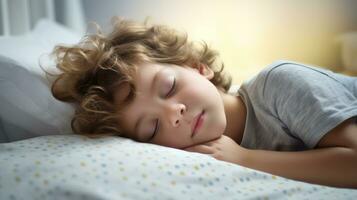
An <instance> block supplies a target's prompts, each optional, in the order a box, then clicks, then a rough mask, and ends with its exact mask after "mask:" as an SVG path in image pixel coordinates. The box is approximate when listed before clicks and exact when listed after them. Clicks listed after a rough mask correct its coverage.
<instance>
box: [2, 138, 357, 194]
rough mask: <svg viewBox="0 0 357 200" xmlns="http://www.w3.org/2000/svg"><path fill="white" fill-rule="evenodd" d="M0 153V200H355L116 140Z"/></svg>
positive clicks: (26, 143)
mask: <svg viewBox="0 0 357 200" xmlns="http://www.w3.org/2000/svg"><path fill="white" fill-rule="evenodd" d="M0 149H1V151H0V163H1V170H0V199H26V200H35V199H41V200H47V199H48V200H53V199H72V200H84V199H86V200H87V199H88V200H89V199H91V200H94V199H97V200H99V199H106V200H117V199H123V200H124V199H126V200H137V199H165V200H166V199H172V200H174V199H179V200H186V199H187V200H190V199H195V200H196V199H197V200H201V199H202V200H207V199H231V200H234V199H237V200H242V199H356V197H357V190H352V189H338V188H333V187H324V186H319V185H314V184H308V183H303V182H299V181H293V180H289V179H285V178H281V177H278V176H274V175H271V174H268V173H264V172H260V171H256V170H252V169H249V168H245V167H241V166H239V165H235V164H232V163H228V162H222V161H218V160H215V159H214V158H212V157H210V156H207V155H203V154H199V153H191V152H186V151H182V150H177V149H173V148H168V147H162V146H158V145H153V144H144V143H138V142H134V141H132V140H129V139H125V138H119V137H106V138H101V139H88V138H85V137H82V136H78V135H68V136H44V137H37V138H32V139H29V140H23V141H18V142H12V143H6V144H0ZM296 170H299V169H296Z"/></svg>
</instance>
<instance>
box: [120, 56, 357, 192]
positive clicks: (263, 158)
mask: <svg viewBox="0 0 357 200" xmlns="http://www.w3.org/2000/svg"><path fill="white" fill-rule="evenodd" d="M162 70H163V71H162ZM160 71H161V72H160ZM157 72H160V73H162V74H161V75H160V77H161V78H160V79H161V80H160V81H159V82H158V83H159V84H155V85H153V90H150V88H151V86H152V83H153V82H152V80H153V77H154V75H155V73H157ZM172 76H173V77H175V78H176V81H177V82H176V84H177V88H176V89H175V90H174V93H172V94H170V95H169V96H166V93H169V91H170V88H171V86H172V85H173V78H172ZM212 77H213V72H212V70H210V69H209V68H208V67H207V66H205V65H202V64H201V65H199V66H198V67H197V68H190V67H185V66H177V65H167V64H154V63H144V64H142V65H140V66H139V70H138V72H137V74H136V77H135V83H136V87H137V91H138V93H139V95H138V96H137V97H136V98H135V99H134V101H133V102H132V103H131V104H129V105H128V106H127V107H126V108H125V109H124V110H123V113H122V118H120V120H122V122H124V124H125V125H126V126H125V127H124V130H125V131H126V132H127V134H128V135H126V136H127V137H130V138H134V139H136V140H139V141H143V142H150V143H154V144H159V145H163V146H169V147H174V148H179V149H184V150H186V151H191V152H198V153H202V154H207V155H209V156H212V157H214V158H216V159H219V160H223V161H227V162H231V163H235V164H239V165H242V166H245V167H249V168H253V169H257V170H261V171H265V172H268V173H271V174H275V175H278V176H282V177H286V178H290V179H295V180H300V181H305V182H310V183H315V184H321V185H328V186H334V187H348V188H357V173H356V172H355V169H357V135H356V133H357V123H356V122H355V121H354V120H353V119H348V120H345V121H344V122H342V123H341V124H339V125H338V126H336V127H335V128H334V129H332V130H330V131H329V132H328V133H327V134H325V136H324V137H323V138H322V139H321V140H320V141H319V143H318V144H317V145H316V147H315V149H312V150H306V151H300V152H278V151H267V150H252V149H246V148H243V147H241V146H240V145H239V144H240V142H241V140H242V137H243V133H244V125H245V119H246V108H245V105H244V103H243V101H242V99H241V98H240V97H239V96H238V97H236V96H231V95H228V94H225V93H224V92H222V91H221V90H220V89H219V88H216V87H215V86H214V85H213V84H212V83H211V82H210V81H209V80H211V79H212ZM202 88H204V89H202ZM125 95H127V92H125V90H121V91H119V92H118V93H117V96H116V98H117V99H118V101H120V99H121V98H123V97H125ZM203 110H204V111H205V114H204V122H203V125H202V126H201V128H200V129H199V130H198V131H197V133H196V134H195V135H194V136H192V127H193V125H192V124H193V123H194V121H195V120H194V119H195V116H197V115H198V114H199V113H201V112H202V111H203ZM142 115H145V116H146V117H145V120H143V125H141V126H140V128H139V129H138V130H137V131H135V130H134V124H135V122H136V121H137V120H138V118H139V117H140V116H142ZM157 119H158V120H159V121H160V131H159V132H158V133H157V134H156V135H155V136H154V137H153V138H152V139H150V140H148V139H149V138H150V136H151V134H152V132H153V130H154V129H155V121H156V120H157ZM297 169H299V170H297ZM342 172H343V173H342Z"/></svg>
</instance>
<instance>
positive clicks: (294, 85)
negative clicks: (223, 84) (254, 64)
mask: <svg viewBox="0 0 357 200" xmlns="http://www.w3.org/2000/svg"><path fill="white" fill-rule="evenodd" d="M238 95H240V96H241V97H242V99H243V101H244V103H245V105H246V108H247V118H246V124H245V130H244V135H243V139H242V142H241V146H243V147H246V148H250V149H265V150H280V151H297V150H306V149H313V148H314V147H315V146H316V145H317V143H318V142H319V140H320V139H321V138H322V137H323V136H324V135H325V134H326V133H327V132H328V131H330V130H331V129H333V128H334V127H336V126H337V125H338V124H340V123H342V122H343V121H345V120H346V119H349V118H351V117H354V116H357V78H356V77H350V76H344V75H341V74H336V73H333V72H332V71H329V70H326V69H321V68H317V67H313V66H309V65H305V64H300V63H296V62H291V61H278V62H275V63H273V64H271V65H270V66H268V67H267V68H265V69H264V70H263V71H261V72H260V73H259V74H257V75H256V76H254V77H253V78H252V79H250V80H248V81H246V82H244V83H243V84H242V86H241V87H240V88H239V90H238ZM356 134H357V133H356Z"/></svg>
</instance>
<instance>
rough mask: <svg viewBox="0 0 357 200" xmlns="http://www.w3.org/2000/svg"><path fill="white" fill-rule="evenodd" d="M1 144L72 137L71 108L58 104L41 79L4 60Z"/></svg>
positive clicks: (0, 94) (0, 87) (1, 61)
mask: <svg viewBox="0 0 357 200" xmlns="http://www.w3.org/2000/svg"><path fill="white" fill-rule="evenodd" d="M0 91H1V92H0V142H11V141H16V140H21V139H26V138H31V137H35V136H40V135H49V134H68V133H71V132H72V131H71V127H70V120H71V118H72V116H73V114H74V107H73V106H72V105H71V104H68V103H63V102H61V101H58V100H56V99H55V98H54V97H53V96H52V94H51V91H50V89H49V87H48V85H47V84H46V83H44V82H43V79H41V78H40V77H39V75H36V74H33V73H30V72H29V71H28V70H26V69H25V68H24V67H23V66H21V65H20V64H19V63H16V62H15V61H14V60H11V59H9V58H6V57H3V56H0Z"/></svg>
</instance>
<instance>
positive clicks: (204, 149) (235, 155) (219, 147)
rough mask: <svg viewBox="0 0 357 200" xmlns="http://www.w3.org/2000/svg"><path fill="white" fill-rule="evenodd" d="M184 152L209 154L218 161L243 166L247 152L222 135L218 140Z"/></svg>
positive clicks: (189, 148)
mask: <svg viewBox="0 0 357 200" xmlns="http://www.w3.org/2000/svg"><path fill="white" fill-rule="evenodd" d="M184 150H186V151H191V152H198V153H203V154H207V155H210V156H212V157H214V158H216V159H218V160H223V161H227V162H231V163H235V164H242V162H243V158H244V155H245V152H246V149H244V148H243V147H241V146H239V145H238V144H237V143H236V142H235V141H234V140H232V139H231V138H230V137H227V136H225V135H222V136H221V137H220V138H218V139H216V140H212V141H209V142H207V143H202V144H198V145H195V146H191V147H188V148H186V149H184Z"/></svg>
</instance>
